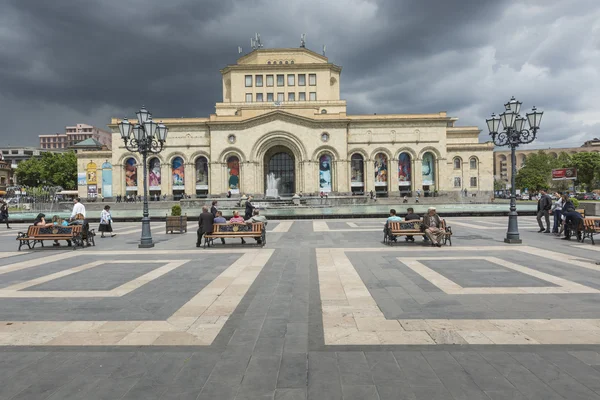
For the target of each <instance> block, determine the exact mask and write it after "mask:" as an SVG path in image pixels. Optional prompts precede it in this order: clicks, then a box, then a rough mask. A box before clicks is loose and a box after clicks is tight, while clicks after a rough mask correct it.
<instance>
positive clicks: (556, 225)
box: [552, 192, 564, 233]
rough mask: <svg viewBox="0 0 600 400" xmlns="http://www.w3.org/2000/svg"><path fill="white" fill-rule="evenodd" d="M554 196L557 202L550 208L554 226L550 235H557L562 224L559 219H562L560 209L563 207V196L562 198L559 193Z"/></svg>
mask: <svg viewBox="0 0 600 400" xmlns="http://www.w3.org/2000/svg"><path fill="white" fill-rule="evenodd" d="M554 196H555V197H556V198H557V200H556V201H555V202H554V205H553V206H552V214H554V226H553V228H552V233H558V228H559V226H560V224H561V223H562V221H561V217H562V209H563V206H564V201H563V196H562V193H561V192H556V193H554Z"/></svg>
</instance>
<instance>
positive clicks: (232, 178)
mask: <svg viewBox="0 0 600 400" xmlns="http://www.w3.org/2000/svg"><path fill="white" fill-rule="evenodd" d="M227 190H228V191H230V192H231V193H232V194H239V193H240V159H239V158H237V156H229V157H228V158H227Z"/></svg>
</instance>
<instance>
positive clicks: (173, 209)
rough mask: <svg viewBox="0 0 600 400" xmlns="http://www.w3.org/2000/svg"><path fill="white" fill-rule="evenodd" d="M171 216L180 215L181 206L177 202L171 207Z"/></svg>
mask: <svg viewBox="0 0 600 400" xmlns="http://www.w3.org/2000/svg"><path fill="white" fill-rule="evenodd" d="M171 216H172V217H180V216H181V206H180V205H179V204H175V205H174V206H173V207H171Z"/></svg>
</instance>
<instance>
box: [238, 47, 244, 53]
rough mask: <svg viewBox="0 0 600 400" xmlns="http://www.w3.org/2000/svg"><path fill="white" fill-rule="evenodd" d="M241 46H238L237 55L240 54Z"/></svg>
mask: <svg viewBox="0 0 600 400" xmlns="http://www.w3.org/2000/svg"><path fill="white" fill-rule="evenodd" d="M242 51H243V50H242V46H238V54H242Z"/></svg>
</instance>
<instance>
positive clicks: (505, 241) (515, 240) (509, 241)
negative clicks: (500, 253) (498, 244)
mask: <svg viewBox="0 0 600 400" xmlns="http://www.w3.org/2000/svg"><path fill="white" fill-rule="evenodd" d="M504 243H511V244H521V243H523V241H522V240H521V239H509V238H505V239H504Z"/></svg>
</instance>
